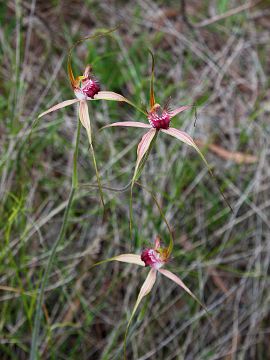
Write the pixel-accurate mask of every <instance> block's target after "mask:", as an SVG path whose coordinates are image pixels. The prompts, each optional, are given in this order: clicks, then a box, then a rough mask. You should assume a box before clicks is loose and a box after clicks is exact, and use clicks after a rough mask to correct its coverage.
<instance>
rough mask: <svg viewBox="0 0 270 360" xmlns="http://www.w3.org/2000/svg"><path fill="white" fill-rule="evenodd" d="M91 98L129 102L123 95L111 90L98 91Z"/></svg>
mask: <svg viewBox="0 0 270 360" xmlns="http://www.w3.org/2000/svg"><path fill="white" fill-rule="evenodd" d="M93 100H111V101H124V102H127V103H129V100H128V99H126V98H125V97H124V96H123V95H120V94H117V93H116V92H113V91H99V92H98V93H97V94H96V95H95V96H94V99H93Z"/></svg>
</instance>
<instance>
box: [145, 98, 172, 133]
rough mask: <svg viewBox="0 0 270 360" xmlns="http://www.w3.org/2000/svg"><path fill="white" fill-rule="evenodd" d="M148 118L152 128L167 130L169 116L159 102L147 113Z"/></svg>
mask: <svg viewBox="0 0 270 360" xmlns="http://www.w3.org/2000/svg"><path fill="white" fill-rule="evenodd" d="M148 120H149V122H150V124H151V125H152V126H153V128H155V129H157V130H159V129H166V130H167V129H169V127H170V121H171V116H170V114H169V113H168V112H167V111H166V110H165V109H162V108H161V106H160V105H159V104H155V105H154V106H153V108H152V109H151V110H150V111H149V113H148Z"/></svg>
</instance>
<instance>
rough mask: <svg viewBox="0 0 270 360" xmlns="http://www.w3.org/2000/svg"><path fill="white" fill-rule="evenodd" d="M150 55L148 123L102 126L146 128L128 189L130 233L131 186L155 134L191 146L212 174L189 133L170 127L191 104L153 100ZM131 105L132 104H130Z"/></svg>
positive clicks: (116, 123) (154, 139)
mask: <svg viewBox="0 0 270 360" xmlns="http://www.w3.org/2000/svg"><path fill="white" fill-rule="evenodd" d="M149 52H150V54H151V57H152V73H151V81H150V110H149V111H146V112H145V111H143V110H141V112H143V113H144V114H145V116H146V118H147V120H148V124H147V123H144V122H137V121H121V122H115V123H112V124H109V125H106V126H104V127H103V129H104V128H108V127H116V126H124V127H135V128H142V129H148V131H147V132H146V134H144V135H143V137H142V138H141V140H140V142H139V144H138V147H137V161H136V165H135V170H134V174H133V178H132V180H131V183H130V184H131V191H130V210H129V212H130V234H131V231H132V217H133V215H132V192H133V186H134V184H135V182H136V180H138V178H139V177H140V174H141V172H142V170H143V167H144V165H145V162H146V160H147V158H148V156H149V153H150V151H151V148H152V146H153V145H154V143H155V141H156V138H157V135H158V134H159V133H160V132H162V133H164V134H167V135H170V136H172V137H175V138H176V139H178V140H180V141H182V142H184V143H185V144H187V145H189V146H191V147H193V148H194V149H195V150H196V151H197V152H198V153H199V155H200V156H201V158H202V160H203V161H204V163H205V164H206V166H207V168H208V170H209V172H210V174H211V175H213V173H212V170H211V168H210V166H209V164H208V162H207V160H206V159H205V157H204V155H203V154H202V152H201V151H200V149H199V148H198V146H197V145H196V144H195V142H194V140H193V139H192V137H191V136H190V135H188V134H187V133H186V132H184V131H182V130H178V129H175V128H173V127H171V120H172V119H173V118H174V117H175V116H176V115H178V114H180V113H182V112H183V111H185V110H188V109H190V108H191V107H192V106H191V105H184V106H180V107H178V108H176V109H174V110H170V109H169V108H168V104H166V105H165V106H163V107H162V106H161V105H160V104H158V103H157V102H156V100H155V94H154V66H155V61H154V56H153V54H152V52H151V51H149ZM132 105H133V104H132Z"/></svg>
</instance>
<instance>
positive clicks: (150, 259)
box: [94, 236, 207, 358]
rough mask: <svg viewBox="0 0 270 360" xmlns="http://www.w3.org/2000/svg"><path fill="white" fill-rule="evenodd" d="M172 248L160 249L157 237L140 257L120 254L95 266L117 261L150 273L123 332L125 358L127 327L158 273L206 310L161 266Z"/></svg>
mask: <svg viewBox="0 0 270 360" xmlns="http://www.w3.org/2000/svg"><path fill="white" fill-rule="evenodd" d="M171 251H172V247H171V246H169V247H161V243H160V238H159V236H157V237H156V239H155V241H154V247H153V248H147V249H145V250H143V251H142V253H141V255H137V254H121V255H118V256H114V257H112V258H110V259H106V260H103V261H100V262H98V263H96V264H94V266H96V265H100V264H103V263H105V262H109V261H119V262H125V263H129V264H135V265H139V266H144V267H149V268H150V271H149V272H148V275H147V277H146V279H145V281H144V283H143V285H142V287H141V289H140V292H139V295H138V297H137V300H136V303H135V306H134V308H133V310H132V313H131V316H130V319H129V321H128V324H127V327H126V332H125V339H124V355H125V358H126V339H127V333H128V329H129V326H130V324H131V321H132V319H133V317H134V315H135V313H136V310H137V309H138V306H139V304H140V303H141V301H142V299H143V298H144V297H145V296H146V295H148V294H149V293H150V291H151V290H152V288H153V286H154V284H155V282H156V279H157V274H158V273H160V274H162V275H164V276H166V277H167V278H168V279H170V280H172V281H174V282H175V283H176V284H177V285H178V286H180V287H181V288H182V289H184V290H185V291H186V292H187V293H188V294H189V295H190V296H191V297H192V298H193V299H194V300H195V301H197V302H198V303H199V304H200V305H201V306H202V307H203V308H204V309H205V310H206V311H207V309H206V308H205V306H204V305H203V304H202V303H201V302H200V301H199V300H198V298H197V297H196V296H195V295H194V294H193V293H192V292H191V291H190V290H189V288H188V287H187V286H186V285H185V284H184V283H183V281H182V280H181V279H180V278H179V277H178V276H177V275H175V274H174V273H172V272H171V271H169V270H167V269H164V268H163V266H164V265H166V264H167V262H168V261H169V260H170V255H171Z"/></svg>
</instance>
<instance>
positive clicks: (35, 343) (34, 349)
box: [30, 121, 81, 360]
mask: <svg viewBox="0 0 270 360" xmlns="http://www.w3.org/2000/svg"><path fill="white" fill-rule="evenodd" d="M80 131H81V122H80V121H78V126H77V136H76V145H75V150H74V155H73V173H72V186H71V190H70V193H69V197H68V202H67V207H66V209H65V213H64V217H63V222H62V226H61V230H60V233H59V235H58V237H57V239H56V241H55V243H54V245H53V247H52V250H51V253H50V255H49V259H48V263H47V266H46V269H45V272H44V275H43V278H42V281H41V286H40V290H39V294H38V298H37V303H36V311H35V320H34V328H33V334H32V340H31V352H30V360H37V359H38V354H37V350H38V336H39V330H40V322H41V314H42V305H43V301H44V293H45V288H46V285H47V282H48V278H49V275H50V272H51V269H52V265H53V261H54V258H55V254H56V250H57V248H58V245H59V244H60V243H61V242H62V240H63V239H64V236H65V233H66V228H67V224H68V217H69V213H70V210H71V205H72V201H73V198H74V195H75V191H76V188H77V187H78V171H77V158H78V150H79V140H80Z"/></svg>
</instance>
